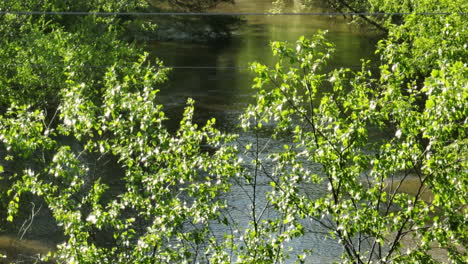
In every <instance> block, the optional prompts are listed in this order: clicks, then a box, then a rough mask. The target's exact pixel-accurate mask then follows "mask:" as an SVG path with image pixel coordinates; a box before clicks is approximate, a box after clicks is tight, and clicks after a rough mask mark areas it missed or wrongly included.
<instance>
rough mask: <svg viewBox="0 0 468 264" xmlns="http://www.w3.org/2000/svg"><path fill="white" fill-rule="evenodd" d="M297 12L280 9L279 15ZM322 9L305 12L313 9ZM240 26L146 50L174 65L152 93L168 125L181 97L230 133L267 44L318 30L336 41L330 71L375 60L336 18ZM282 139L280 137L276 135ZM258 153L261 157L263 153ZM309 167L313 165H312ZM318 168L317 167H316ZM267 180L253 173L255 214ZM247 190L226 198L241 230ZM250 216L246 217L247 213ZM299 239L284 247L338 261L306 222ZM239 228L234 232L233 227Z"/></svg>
mask: <svg viewBox="0 0 468 264" xmlns="http://www.w3.org/2000/svg"><path fill="white" fill-rule="evenodd" d="M271 2H272V1H271V0H236V4H235V5H232V6H230V5H226V6H222V7H219V8H217V9H215V10H213V12H226V13H228V12H235V13H263V12H269V11H270V10H271V9H272V8H273V6H272V4H271ZM294 11H297V9H295V7H293V6H290V7H287V8H286V10H284V12H294ZM320 11H323V10H318V9H317V10H309V12H320ZM245 19H246V23H245V24H244V25H243V26H241V27H240V28H239V29H238V30H236V31H235V32H234V33H233V36H232V39H231V40H230V41H227V42H223V43H216V44H191V43H173V42H172V43H170V42H166V43H165V42H154V43H150V45H149V47H150V49H151V53H152V55H153V56H155V57H158V58H160V59H161V60H162V61H163V62H164V63H165V65H167V66H172V67H173V68H174V69H173V71H172V73H171V74H170V77H169V82H168V83H167V85H166V86H164V87H162V88H161V93H160V98H161V100H162V102H163V103H164V105H165V109H166V113H167V114H168V115H169V117H170V118H172V120H173V121H172V122H170V125H172V126H173V127H174V128H175V127H176V126H177V120H178V118H179V117H180V114H181V112H182V109H183V106H184V103H185V102H186V99H187V98H188V97H191V98H194V99H195V100H196V114H197V118H198V120H199V121H203V120H204V119H207V118H211V117H215V118H216V119H217V124H218V127H219V128H221V129H222V130H225V131H229V132H234V131H235V132H238V131H239V130H238V129H237V124H238V123H239V122H238V116H239V114H240V113H241V112H242V110H243V109H244V108H245V107H246V106H247V105H248V103H249V102H251V101H252V100H251V98H252V95H253V93H254V91H253V90H252V89H251V84H252V79H253V75H252V74H251V73H250V72H249V70H248V66H249V63H251V62H254V61H257V62H261V63H263V64H267V65H272V64H273V63H274V58H273V56H272V53H271V49H270V47H269V43H270V42H271V41H288V42H292V43H294V42H295V41H296V40H297V39H298V38H299V37H300V36H306V37H307V36H311V35H313V34H315V33H317V31H319V30H322V31H323V30H327V31H328V34H327V36H328V39H329V41H330V42H332V43H333V44H334V45H335V46H336V52H335V54H334V56H333V57H332V59H331V61H330V62H329V64H328V66H329V67H330V68H337V67H351V68H355V67H357V68H360V60H361V59H375V55H374V51H375V45H376V43H377V40H378V37H379V36H378V35H377V34H374V33H369V32H368V31H367V32H366V30H363V29H359V28H356V27H353V26H350V25H349V24H348V23H347V21H346V20H344V19H343V18H340V17H338V18H337V17H327V16H299V15H296V16H246V17H245ZM253 140H255V137H254V136H253V135H250V134H245V133H241V135H240V139H239V141H240V142H241V143H251V142H252V141H253ZM259 140H260V141H261V145H263V144H268V143H267V142H269V145H267V147H266V148H267V149H269V150H274V149H275V147H276V146H282V145H283V144H277V143H278V142H274V143H272V142H271V141H269V139H268V138H260V139H259ZM280 140H285V141H287V140H288V139H280ZM264 155H266V154H264ZM243 158H245V159H248V157H243ZM312 170H313V168H312ZM317 171H319V168H317ZM269 188H270V187H269V183H268V179H267V178H266V177H264V176H260V178H259V184H258V186H257V188H256V189H255V191H256V192H257V195H256V197H257V201H256V203H257V208H261V209H259V211H262V210H263V209H262V208H264V207H266V206H267V202H266V199H265V193H266V192H267V191H268V190H269ZM307 191H308V192H309V193H310V195H311V196H315V197H318V196H321V195H323V194H324V193H325V192H326V188H325V186H315V187H313V186H309V187H308V190H307ZM252 192H253V189H252V188H251V186H249V185H246V184H245V185H242V186H238V185H234V186H233V188H232V190H231V192H230V193H229V194H228V195H227V197H226V199H227V201H228V204H229V206H230V209H231V210H230V213H229V214H230V217H231V218H232V219H231V220H232V221H234V222H236V223H237V224H238V226H241V227H243V226H244V227H245V226H248V223H249V221H250V220H252V218H251V197H252ZM249 215H250V216H249ZM275 216H276V213H275V212H274V211H273V210H265V211H264V214H263V217H264V219H266V218H269V217H270V218H274V217H275ZM303 224H304V226H305V227H306V230H307V232H306V234H305V236H303V237H301V238H300V239H296V240H292V241H290V242H289V243H288V244H287V246H290V247H291V248H292V249H293V250H292V251H291V252H290V254H291V256H292V258H291V259H290V260H288V261H286V263H293V262H294V260H295V259H294V255H297V254H301V253H302V250H304V249H312V252H313V253H312V254H311V255H310V256H309V257H307V259H306V263H331V262H333V261H339V257H340V256H341V254H342V248H341V246H340V245H339V244H338V243H336V241H334V240H332V239H329V238H326V236H324V235H323V234H321V232H324V231H326V230H323V229H321V227H320V226H318V225H317V224H315V223H313V222H307V221H305V222H304V223H303ZM214 228H215V229H216V230H215V233H219V234H223V233H224V232H226V230H225V228H224V229H223V227H222V226H218V227H214ZM241 233H242V230H241ZM240 243H241V242H240Z"/></svg>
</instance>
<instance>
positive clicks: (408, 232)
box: [0, 0, 468, 263]
mask: <svg viewBox="0 0 468 264" xmlns="http://www.w3.org/2000/svg"><path fill="white" fill-rule="evenodd" d="M104 2H105V3H104ZM104 2H102V1H95V2H88V1H75V2H73V3H68V2H66V3H67V5H65V6H64V4H65V2H63V1H43V2H42V5H39V4H38V3H37V2H36V1H25V2H23V3H19V2H17V1H2V2H1V5H0V6H8V8H9V9H8V10H59V11H64V10H73V11H76V10H81V11H104V12H108V11H134V10H138V9H139V8H144V7H146V3H145V2H139V1H136V2H132V3H127V2H128V1H104ZM214 2H217V1H213V2H212V3H214ZM439 2H441V3H439ZM174 3H181V2H179V1H175V2H174ZM187 3H188V2H187ZM192 3H200V2H198V1H196V2H192ZM356 3H357V4H359V5H363V7H366V6H367V4H368V3H369V4H372V6H371V7H369V10H375V11H379V12H380V11H384V12H390V11H391V12H397V11H398V12H400V11H402V12H406V10H407V9H408V8H410V6H411V8H412V9H411V10H409V11H411V12H433V11H440V12H445V11H454V10H459V9H463V8H465V7H466V4H465V5H464V3H463V2H462V1H453V2H450V1H429V0H427V1H424V5H414V3H415V2H414V1H405V2H404V3H405V4H403V5H401V6H400V7H399V8H400V9H397V10H394V8H395V7H396V6H397V5H396V4H395V3H393V2H392V1H383V2H379V1H356ZM388 3H393V4H391V5H387V4H388ZM376 7H379V9H376ZM67 8H69V9H67ZM373 8H374V9H373ZM366 10H367V9H366ZM463 18H464V16H463V15H461V14H457V13H453V14H450V15H443V16H423V17H421V16H418V15H415V14H414V15H408V16H405V17H404V18H401V20H399V21H397V22H398V23H394V22H395V20H398V19H395V18H392V20H389V21H387V22H386V23H388V24H384V25H385V27H386V29H388V30H389V34H388V38H386V39H384V40H382V41H381V42H380V44H379V46H378V52H379V53H380V54H381V64H382V65H381V67H380V72H379V73H378V75H377V76H374V75H373V73H372V72H371V71H370V70H369V69H368V67H367V64H368V63H369V62H363V65H362V69H361V70H359V71H352V70H350V69H338V70H334V71H331V72H327V71H325V67H324V66H325V65H326V63H327V61H328V59H329V58H330V57H331V56H332V53H333V51H334V47H333V45H332V44H330V43H328V42H327V41H326V38H325V34H324V33H319V34H317V35H315V36H313V37H312V38H311V39H307V38H304V37H302V38H300V39H299V40H298V41H297V43H295V44H294V45H290V44H288V43H283V42H273V43H272V50H273V54H274V55H275V56H276V57H277V63H276V65H274V66H273V67H269V66H266V65H262V64H260V63H254V64H252V69H253V71H254V72H255V73H256V78H255V79H254V84H253V88H254V89H255V90H256V91H257V94H256V96H255V99H256V103H255V104H253V105H251V106H249V108H248V109H247V110H246V112H245V113H244V115H243V116H242V119H241V126H242V127H243V128H244V129H245V131H246V133H250V134H249V135H253V140H252V142H249V143H248V144H247V145H246V146H245V153H244V155H243V156H242V157H243V158H244V159H245V161H242V159H240V158H239V154H238V152H237V148H238V146H237V144H236V143H235V139H236V136H234V135H230V134H225V133H222V132H220V131H219V130H217V129H216V128H215V120H214V119H213V120H209V121H208V122H207V123H206V124H195V123H194V122H193V115H194V107H193V106H194V102H193V101H192V100H191V99H189V100H188V101H187V107H186V109H185V111H184V114H183V116H182V118H181V121H180V126H179V128H178V130H177V131H175V132H173V133H171V132H169V131H168V129H167V128H166V127H165V125H164V124H165V123H164V122H165V121H166V119H167V117H166V115H165V113H164V111H163V107H162V106H161V105H160V104H159V103H158V87H159V86H160V85H161V83H163V82H164V81H165V80H166V77H167V76H166V75H167V71H168V70H167V69H165V68H164V66H163V64H162V63H161V62H159V61H152V60H150V59H149V58H148V55H147V54H145V53H144V52H143V50H142V49H140V48H138V47H137V46H136V45H134V44H131V43H128V42H125V41H123V40H122V38H121V37H122V34H123V32H124V31H125V26H126V25H127V24H126V23H127V21H126V19H128V18H125V19H123V18H117V17H114V16H109V17H95V16H84V17H74V18H73V19H71V20H68V18H65V17H60V16H58V17H50V16H21V15H12V14H9V15H3V16H1V17H0V20H1V21H0V22H1V23H0V32H1V33H2V36H4V37H3V38H2V39H1V40H0V44H1V49H2V52H1V53H0V64H1V66H0V71H1V73H0V76H1V77H0V93H1V94H2V97H1V98H0V157H1V158H2V159H1V160H0V209H1V210H0V216H1V217H2V221H0V228H4V227H5V226H6V225H7V224H8V223H6V221H9V222H13V223H15V222H16V221H20V219H21V220H22V219H23V218H24V217H22V215H21V212H22V211H24V208H26V205H28V204H29V202H30V201H34V202H37V203H41V204H44V205H46V207H47V210H48V212H50V214H51V215H52V217H53V218H54V221H55V222H56V223H57V224H58V225H59V227H60V228H57V230H59V231H60V232H62V233H63V239H62V242H61V243H59V245H58V248H57V251H56V252H54V253H51V254H52V257H53V258H54V259H55V261H57V262H59V263H109V262H116V263H190V262H200V263H231V262H239V263H280V262H286V261H288V258H290V257H291V256H290V255H291V254H290V252H289V250H288V249H287V245H288V243H289V242H290V241H291V240H300V239H301V238H303V237H304V236H305V235H306V234H307V233H309V232H319V233H320V232H323V231H324V230H325V231H326V232H327V234H328V235H329V236H330V237H332V238H335V239H336V240H337V241H338V242H339V243H340V244H341V245H342V246H343V249H344V251H343V257H342V261H343V262H345V263H346V262H347V263H363V262H370V261H376V262H391V263H393V262H394V263H431V262H437V261H448V260H450V261H452V262H456V263H465V262H466V261H467V255H466V242H467V232H466V226H467V223H466V222H467V218H466V203H467V201H466V197H467V196H468V195H467V177H466V166H467V160H466V157H467V155H468V154H467V153H468V149H467V140H466V136H467V135H466V132H467V114H468V113H467V111H468V110H467V109H468V105H467V104H468V93H467V88H468V83H467V79H468V78H467V75H468V70H467V67H466V51H465V50H466V44H465V43H464V40H465V39H466V28H467V25H466V24H467V22H466V19H463ZM382 23H383V22H382ZM434 47H437V49H435V48H434ZM265 138H266V140H267V143H266V145H263V141H262V139H265ZM288 139H290V140H288ZM268 142H274V143H268ZM268 144H274V145H275V147H270V145H268ZM278 146H280V147H278ZM265 152H268V153H265ZM105 163H110V164H112V166H113V167H114V168H116V169H117V172H114V174H115V175H109V173H107V172H106V171H105ZM241 165H242V166H243V168H241ZM265 178H266V180H267V184H263V183H264V181H265ZM410 180H415V181H416V182H417V183H418V184H416V187H415V188H414V193H412V194H411V193H405V192H404V188H405V185H406V184H407V182H408V181H410ZM233 182H237V183H240V185H239V186H240V187H239V188H242V189H243V190H244V191H245V192H246V193H247V194H248V196H249V199H250V201H251V204H250V205H249V206H248V208H249V209H248V210H249V211H248V218H249V220H248V221H247V223H240V222H239V223H236V221H235V220H234V219H232V218H231V217H230V213H231V212H230V211H229V210H230V209H231V208H230V207H228V206H229V202H230V201H229V200H227V199H225V197H226V194H227V193H228V192H229V191H230V190H231V185H232V183H233ZM321 188H327V189H328V192H326V193H313V191H312V190H317V189H321ZM427 189H429V190H430V191H429V192H430V195H429V196H427ZM266 210H268V213H265V211H266ZM305 222H313V223H315V224H316V225H313V226H312V229H311V227H310V226H306V225H305V224H304V223H305ZM10 224H11V223H10ZM236 224H237V225H236ZM215 228H216V230H220V229H221V230H222V231H216V232H215V231H214V230H215ZM223 232H224V233H223ZM435 248H441V249H443V250H445V251H444V252H446V253H447V257H446V259H442V260H440V259H438V258H437V256H435V255H434V254H432V252H431V250H432V249H435ZM313 250H314V248H313V245H310V246H309V248H307V247H306V248H305V249H304V252H301V254H299V253H298V254H296V255H297V256H296V257H297V259H296V260H297V262H299V263H301V262H303V261H304V259H305V258H306V256H307V254H313Z"/></svg>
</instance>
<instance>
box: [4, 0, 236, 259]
mask: <svg viewBox="0 0 468 264" xmlns="http://www.w3.org/2000/svg"><path fill="white" fill-rule="evenodd" d="M7 2H8V3H7ZM7 2H5V1H4V3H2V6H9V10H20V11H24V10H52V11H54V10H57V11H66V10H70V11H77V10H79V11H103V12H108V11H112V12H115V11H137V10H138V8H139V7H140V3H139V2H132V3H131V4H128V3H127V2H126V1H110V2H109V1H106V3H102V4H99V3H91V2H88V1H78V2H74V3H73V4H70V5H66V7H67V8H65V7H64V6H63V4H64V2H63V1H46V2H45V3H43V4H42V5H41V6H35V2H34V1H30V2H24V3H22V4H21V5H20V4H19V2H17V1H7ZM97 4H99V5H97ZM96 7H99V8H96ZM0 19H1V20H2V22H4V23H2V24H1V26H0V31H1V32H2V35H5V36H6V37H5V38H3V39H2V40H0V41H1V48H2V53H1V55H0V61H1V64H2V65H1V68H0V70H1V71H2V74H1V76H2V77H0V87H1V88H0V92H1V94H2V97H1V98H0V153H1V158H2V160H1V161H0V164H1V168H2V171H1V172H2V178H0V180H1V189H0V197H1V199H0V201H1V208H2V217H4V218H5V219H6V220H8V221H10V222H15V221H21V219H22V216H21V211H22V210H24V208H25V206H26V205H28V204H29V202H30V201H34V202H35V203H41V204H45V205H46V206H47V210H48V211H49V212H50V213H51V215H52V216H53V218H54V221H55V222H56V223H57V224H58V226H59V227H58V228H57V230H54V231H55V232H57V231H60V229H61V231H62V232H63V242H61V243H60V244H59V245H58V248H57V251H56V252H54V253H53V255H52V257H53V258H54V260H55V261H58V262H60V263H109V262H119V263H155V262H156V263H167V262H183V261H201V260H205V259H207V258H208V257H209V255H206V256H205V255H203V254H202V253H203V252H205V251H207V252H208V251H210V250H211V249H210V248H211V245H210V244H206V243H204V241H209V238H211V239H212V241H213V243H212V245H213V246H214V245H215V244H216V243H215V242H216V241H215V239H214V238H213V235H212V234H211V233H210V232H209V231H210V229H209V224H211V222H216V221H217V219H218V217H219V211H220V210H221V209H222V208H223V207H224V201H222V200H220V199H219V198H218V196H219V195H220V194H222V193H225V192H226V191H228V190H229V186H230V182H229V178H230V177H231V176H232V175H235V174H236V173H237V171H238V169H239V168H238V165H237V162H236V160H237V158H236V156H235V150H236V147H235V146H234V145H233V144H232V143H231V142H232V141H233V140H234V137H233V136H231V135H228V134H224V133H221V132H220V131H218V130H217V129H216V128H215V120H214V119H213V120H209V121H208V122H207V123H206V124H205V125H199V124H194V123H193V122H192V119H193V111H194V110H193V104H194V102H193V101H192V100H188V101H187V108H186V110H185V113H184V114H183V117H182V120H181V122H180V128H179V129H178V130H177V132H176V133H175V134H171V133H170V132H169V131H168V130H167V129H166V128H165V126H164V121H165V120H166V119H167V118H166V117H165V114H164V112H163V109H162V106H161V105H160V104H159V103H158V101H157V100H158V98H157V93H158V86H160V85H161V83H163V82H164V81H165V80H166V74H167V71H168V70H167V69H165V67H164V65H163V64H162V63H161V62H159V61H156V62H153V61H151V60H149V59H148V56H147V54H145V53H143V51H142V49H141V48H137V47H136V45H135V44H131V43H127V42H125V41H123V40H121V38H120V36H121V35H122V32H123V31H124V29H125V27H124V26H123V25H124V23H125V21H124V20H121V19H119V18H117V17H112V16H109V17H96V16H82V17H76V18H74V19H72V20H70V21H69V20H67V19H68V17H67V19H65V18H64V20H62V18H61V17H55V16H54V17H48V16H38V17H34V16H21V15H5V16H2V17H1V18H0ZM3 33H4V34H3ZM208 150H212V151H208ZM108 162H110V163H112V164H113V167H114V168H118V170H119V171H120V172H121V174H122V175H121V176H119V175H115V176H114V177H119V178H117V179H112V178H109V176H106V174H105V173H102V171H103V170H104V168H103V167H105V165H104V164H105V163H108ZM116 181H118V182H119V183H118V186H121V187H122V188H119V187H118V186H116V184H115V183H116ZM3 208H5V209H6V210H3ZM4 213H5V214H6V215H3V214H4ZM31 221H32V220H31ZM50 221H52V219H51V220H50ZM3 224H4V221H3V219H2V222H0V226H1V227H3V226H4V225H3ZM5 225H6V224H5ZM103 237H105V238H106V239H107V240H106V241H103V240H104V239H103Z"/></svg>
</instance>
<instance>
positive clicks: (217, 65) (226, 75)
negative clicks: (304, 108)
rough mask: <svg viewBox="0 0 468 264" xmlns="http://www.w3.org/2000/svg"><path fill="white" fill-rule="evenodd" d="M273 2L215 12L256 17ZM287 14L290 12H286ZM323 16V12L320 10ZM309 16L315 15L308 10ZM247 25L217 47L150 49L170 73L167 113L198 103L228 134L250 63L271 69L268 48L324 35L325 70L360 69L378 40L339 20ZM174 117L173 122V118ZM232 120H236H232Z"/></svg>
mask: <svg viewBox="0 0 468 264" xmlns="http://www.w3.org/2000/svg"><path fill="white" fill-rule="evenodd" d="M271 2H272V1H271V0H236V1H235V5H225V6H223V7H220V8H217V9H216V10H213V12H226V13H229V12H235V13H259V12H268V11H270V10H271V9H272V7H273V6H272V4H271ZM284 11H285V12H293V11H294V8H293V7H289V8H287V9H286V10H284ZM319 11H321V10H319ZM310 12H317V10H311V11H310ZM244 18H245V19H246V23H245V24H244V25H243V26H241V27H240V28H239V29H238V30H236V31H235V32H234V33H233V36H232V39H230V40H229V41H227V42H222V43H215V44H211V45H210V44H206V45H203V44H191V43H180V42H179V43H174V42H153V43H150V46H149V48H150V50H151V53H152V55H153V56H155V57H158V58H160V59H161V60H162V61H163V62H164V64H165V65H166V66H172V67H174V69H173V71H172V73H171V74H170V77H169V79H170V81H169V83H168V84H167V87H163V88H162V89H161V93H160V95H161V99H162V101H163V103H164V104H165V106H166V110H167V109H170V110H175V109H178V111H174V113H177V114H179V113H180V112H181V110H180V107H181V106H182V105H183V104H184V103H185V101H186V99H187V97H192V98H194V99H195V100H196V102H197V109H198V112H199V114H201V115H206V116H215V117H216V118H217V119H218V120H219V121H220V122H219V125H220V126H222V127H224V128H226V129H230V128H232V127H233V126H235V124H237V118H234V120H232V119H230V117H232V114H235V113H238V112H239V111H241V110H242V109H243V108H245V106H246V103H248V102H249V98H251V96H252V92H253V91H252V90H251V88H250V87H251V84H252V79H253V75H252V74H251V73H250V72H249V70H248V66H249V64H250V63H252V62H255V61H257V62H261V63H263V64H267V65H271V64H273V62H274V60H273V56H272V52H271V49H270V47H269V43H270V42H271V41H288V42H292V43H294V42H295V41H297V40H298V39H299V37H300V36H306V37H307V36H311V35H313V34H315V33H317V31H318V30H322V31H323V30H327V31H328V34H327V36H328V39H329V41H330V42H332V43H333V44H334V45H335V46H336V52H335V54H334V56H333V58H332V59H331V60H330V62H329V64H328V66H329V67H331V68H334V67H342V66H343V67H360V60H361V59H362V58H367V59H373V58H375V55H374V51H375V45H376V43H377V40H378V36H377V35H376V34H373V33H366V32H365V30H362V29H357V28H355V27H354V28H353V27H352V26H350V25H349V24H348V23H347V21H346V20H344V19H343V18H341V17H328V16H299V15H296V16H245V17H244ZM177 114H175V115H174V116H177ZM234 116H235V115H234Z"/></svg>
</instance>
